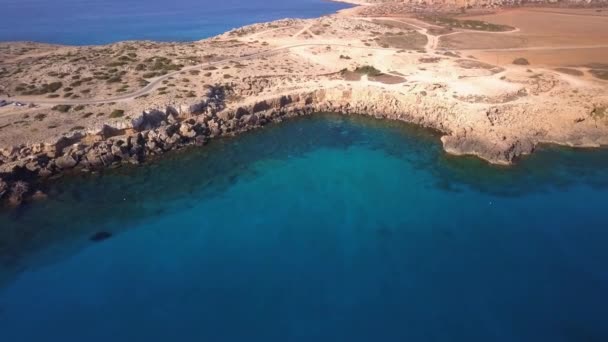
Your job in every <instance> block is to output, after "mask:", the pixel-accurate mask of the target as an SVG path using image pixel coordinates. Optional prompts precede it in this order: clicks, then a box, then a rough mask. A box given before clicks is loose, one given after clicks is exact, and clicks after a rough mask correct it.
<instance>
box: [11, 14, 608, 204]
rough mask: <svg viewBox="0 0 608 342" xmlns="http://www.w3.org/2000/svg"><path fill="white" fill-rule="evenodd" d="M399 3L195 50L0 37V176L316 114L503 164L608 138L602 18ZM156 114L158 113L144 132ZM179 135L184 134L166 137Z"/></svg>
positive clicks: (270, 26)
mask: <svg viewBox="0 0 608 342" xmlns="http://www.w3.org/2000/svg"><path fill="white" fill-rule="evenodd" d="M384 6H387V7H384ZM392 6H393V5H392V4H389V5H378V6H376V5H370V6H365V9H372V11H371V12H370V13H378V14H380V15H379V16H370V15H365V16H361V11H360V9H359V10H356V11H355V10H349V11H343V12H341V13H339V14H337V15H333V16H327V17H322V18H318V19H309V20H292V19H286V20H279V21H275V22H271V23H263V24H256V25H251V26H246V27H243V28H239V29H236V30H233V31H230V32H227V33H225V34H223V35H220V36H218V37H214V38H211V39H206V40H201V41H199V42H193V43H155V42H123V43H119V44H112V45H107V46H91V47H66V46H52V45H43V44H33V43H2V44H0V61H1V62H0V100H8V101H18V102H21V103H23V104H25V106H15V105H14V104H10V105H7V106H3V107H0V178H3V177H4V178H6V177H9V178H10V177H12V176H11V175H14V174H15V173H16V172H17V171H15V170H23V169H24V168H26V169H27V170H29V171H28V174H29V175H30V176H31V173H35V174H40V175H42V174H44V175H46V176H48V175H49V174H57V173H59V172H60V171H61V170H63V169H64V168H65V167H70V168H71V167H75V166H77V165H83V167H84V168H85V169H89V168H92V166H91V161H92V160H93V159H95V160H97V159H100V160H103V163H102V164H103V165H107V164H115V163H120V162H121V161H122V162H126V161H129V162H133V161H134V158H135V157H133V156H130V155H129V154H128V153H127V152H125V151H124V147H125V146H131V144H132V138H131V135H133V134H142V132H143V133H145V136H144V137H143V138H137V139H140V140H141V139H144V140H145V139H148V140H145V141H147V142H145V143H144V142H141V143H142V144H145V148H143V150H142V149H136V150H137V152H136V153H137V158H135V159H137V160H141V159H142V158H144V157H145V156H147V155H149V154H150V155H154V154H159V153H161V152H162V151H167V150H171V149H174V148H177V147H179V146H182V145H183V144H190V143H194V142H195V141H196V142H197V143H198V142H200V141H202V140H204V139H207V138H208V137H214V136H220V135H225V134H236V133H238V132H240V131H242V130H247V129H250V128H253V127H258V126H260V125H262V124H263V123H264V122H272V121H276V120H281V115H288V114H289V113H303V112H307V113H308V112H311V111H312V112H314V111H323V110H335V111H340V112H347V113H348V112H351V113H353V112H354V113H361V114H369V115H376V116H382V117H386V118H391V119H396V120H404V121H410V122H415V123H419V124H421V125H424V126H428V127H433V128H435V129H437V130H438V131H440V132H442V134H443V137H442V141H443V144H444V148H445V150H446V151H448V152H450V153H453V154H473V155H477V156H479V157H481V158H484V159H486V160H488V161H490V162H492V163H499V164H509V163H511V162H513V161H515V160H517V158H518V157H519V156H521V155H524V154H528V153H531V152H532V151H533V150H534V147H535V146H536V145H537V144H539V143H548V142H550V143H558V144H567V145H572V146H586V147H588V146H600V145H606V144H608V92H607V91H606V90H607V89H608V80H606V78H608V65H606V64H607V63H608V61H607V60H606V56H608V54H606V52H607V51H608V36H606V34H605V32H608V16H604V15H603V14H601V13H602V12H593V11H590V10H566V9H554V8H552V9H547V10H546V11H543V10H542V9H517V10H508V11H500V12H497V13H496V14H491V15H489V14H487V15H483V16H475V17H461V16H457V17H444V16H445V14H442V13H435V14H433V17H432V18H433V19H429V18H430V17H429V16H428V13H426V12H425V14H424V15H423V16H421V15H420V13H418V12H415V11H413V12H411V13H405V14H404V12H403V11H405V10H406V9H407V8H408V7H403V6H400V7H399V8H400V11H399V12H398V13H392V14H391V13H387V11H389V10H390V9H391V8H393V7H392ZM595 13H600V14H595ZM437 18H439V19H437ZM465 20H469V21H465ZM471 20H473V21H471ZM479 20H483V21H479ZM496 30H497V32H494V31H496ZM490 31H492V32H490ZM522 57H523V58H525V59H526V60H525V61H524V62H525V63H520V65H515V64H513V61H514V60H515V59H517V58H522ZM9 95H10V96H9ZM142 113H148V114H142ZM149 113H160V114H159V115H161V116H162V117H163V118H164V119H162V120H157V121H155V122H147V121H146V120H149V115H151V114H149ZM155 115H156V114H155ZM142 122H143V123H145V124H142ZM167 125H169V126H167ZM142 127H145V128H142ZM172 127H173V128H172ZM193 127H195V128H196V129H194V128H193ZM174 129H175V130H177V131H178V132H179V135H178V136H175V135H174V136H172V137H169V138H167V136H171V133H167V130H169V131H172V130H174ZM193 129H194V131H193ZM159 130H160V131H159ZM161 131H162V132H161ZM108 132H111V134H110V133H108ZM159 132H160V133H159ZM163 132H164V133H163ZM176 134H177V133H176ZM197 136H201V139H198V140H197V139H195V138H196V137H197ZM203 138H204V139H203ZM107 139H110V140H107ZM121 139H122V140H121ZM159 139H160V140H159ZM167 139H168V140H167ZM104 140H107V142H104ZM66 141H67V142H69V143H70V144H74V143H76V145H70V144H68V145H66ZM117 141H118V142H117ZM120 141H122V142H120ZM127 141H128V143H127ZM168 141H170V143H169V142H168ZM114 144H118V145H114ZM74 146H77V147H74ZM103 146H105V147H103ZM159 146H160V147H159ZM163 146H164V147H163ZM102 147H103V148H102ZM106 148H107V149H110V150H107V151H106V150H105V149H106ZM93 151H95V152H94V153H95V154H94V155H90V153H93ZM104 151H106V152H104ZM130 151H132V150H130ZM125 153H126V154H125ZM129 153H135V152H129ZM57 158H63V159H61V161H60V162H56V160H57ZM65 158H68V159H69V160H68V162H67V163H66V161H65ZM108 158H109V159H108ZM72 161H73V162H72ZM66 165H67V166H66ZM95 165H99V163H95ZM2 175H4V176H2ZM7 175H8V176H7ZM1 188H2V184H0V190H1ZM0 192H1V191H0ZM0 196H1V195H0Z"/></svg>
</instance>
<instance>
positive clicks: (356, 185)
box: [0, 115, 608, 342]
mask: <svg viewBox="0 0 608 342" xmlns="http://www.w3.org/2000/svg"><path fill="white" fill-rule="evenodd" d="M49 193H50V194H51V199H50V200H48V201H45V202H39V203H34V204H30V205H28V206H26V207H24V208H22V209H20V210H18V211H10V212H9V211H4V212H1V213H0V227H2V228H0V262H1V264H0V331H1V332H2V338H3V340H6V341H15V342H16V341H40V340H48V341H109V340H111V341H135V340H142V341H167V340H174V339H176V338H177V339H179V340H182V341H202V340H209V341H243V340H255V341H258V340H259V341H312V340H316V341H347V340H348V341H376V340H380V341H404V340H413V341H606V340H608V324H606V323H607V319H606V317H608V296H607V295H606V293H608V268H606V265H607V264H608V249H607V248H606V246H607V245H608V224H607V223H606V222H607V220H606V219H607V217H606V210H605V207H606V198H608V151H606V150H570V149H557V148H544V149H543V150H542V151H539V152H538V153H536V154H535V155H534V156H532V157H529V158H526V159H524V160H522V161H521V162H520V163H519V165H517V166H516V167H512V168H497V167H491V166H488V165H487V164H485V163H484V162H482V161H479V160H477V159H474V158H454V157H449V156H446V155H445V154H444V153H443V152H442V150H441V146H440V143H439V141H438V139H437V136H435V135H434V134H433V133H432V132H429V131H426V130H422V129H418V128H415V127H412V126H409V125H406V124H402V123H394V122H384V121H379V120H375V119H370V118H364V117H357V116H355V117H348V116H337V115H316V116H313V117H304V118H298V119H294V120H289V121H287V122H284V123H282V124H277V125H271V126H269V127H266V128H264V129H262V130H258V131H254V132H250V133H247V134H244V135H242V136H240V137H237V138H229V139H221V140H218V141H214V142H212V143H210V144H209V145H208V146H206V147H204V148H196V149H191V150H187V151H184V152H180V153H173V154H170V155H169V156H168V157H167V158H162V159H161V160H159V161H157V162H154V163H152V164H150V165H146V166H141V167H137V168H123V169H118V170H112V171H108V172H105V173H104V174H102V175H94V176H83V177H71V178H66V179H63V180H60V181H58V182H56V183H55V184H53V185H51V186H50V188H49ZM101 231H103V232H109V233H111V234H112V236H111V237H110V238H109V239H106V240H103V241H100V242H93V241H91V240H90V237H91V236H93V235H94V234H95V233H97V232H101Z"/></svg>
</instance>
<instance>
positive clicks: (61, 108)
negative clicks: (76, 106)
mask: <svg viewBox="0 0 608 342" xmlns="http://www.w3.org/2000/svg"><path fill="white" fill-rule="evenodd" d="M71 108H72V106H70V105H56V106H54V107H53V108H52V109H53V110H56V111H58V112H61V113H67V112H68V111H69V110H70V109H71Z"/></svg>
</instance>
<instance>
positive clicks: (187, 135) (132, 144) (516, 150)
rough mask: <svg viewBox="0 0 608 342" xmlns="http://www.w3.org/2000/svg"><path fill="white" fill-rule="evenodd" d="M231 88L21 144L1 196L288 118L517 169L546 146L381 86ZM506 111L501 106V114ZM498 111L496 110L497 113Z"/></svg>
mask: <svg viewBox="0 0 608 342" xmlns="http://www.w3.org/2000/svg"><path fill="white" fill-rule="evenodd" d="M226 91H227V88H226V87H225V86H217V87H212V88H210V90H209V93H208V94H207V96H206V98H205V99H204V100H202V101H200V102H197V103H194V104H192V105H190V106H188V107H187V108H175V107H171V106H169V107H167V108H165V109H164V110H159V109H155V110H149V111H144V112H142V113H141V114H140V115H137V116H135V117H134V118H133V119H131V121H130V123H129V124H128V125H126V126H125V125H118V126H117V127H112V126H109V125H104V126H103V127H102V128H101V129H100V130H98V131H96V132H88V133H86V134H83V133H74V134H72V135H67V136H63V137H61V138H59V139H58V140H57V141H54V142H52V143H40V144H34V145H30V146H17V147H13V148H12V149H4V150H1V151H0V199H1V200H3V201H4V202H6V203H7V204H8V205H9V206H13V207H14V206H19V205H20V204H21V203H22V202H23V201H26V200H31V199H34V200H36V199H43V198H45V197H46V195H45V194H44V193H43V192H42V191H41V190H40V189H39V186H40V185H41V184H44V182H45V181H47V180H50V179H54V178H57V177H60V176H61V175H62V174H64V173H66V172H75V171H76V172H92V171H98V170H101V169H104V168H114V167H118V166H120V165H122V164H135V165H137V164H140V163H142V162H145V161H147V160H150V159H152V158H155V157H158V156H161V155H163V154H164V153H167V152H169V151H173V150H177V149H181V148H184V147H186V146H193V145H196V146H202V145H205V144H206V143H207V142H208V141H209V140H210V139H214V138H218V137H222V136H234V135H238V134H239V133H242V132H246V131H248V130H251V129H256V128H260V127H263V126H265V125H267V124H270V123H273V122H280V121H283V120H285V119H287V118H290V117H294V116H300V115H311V114H313V113H320V112H336V113H341V114H345V115H350V114H359V115H370V116H374V117H376V118H381V119H388V120H400V121H404V122H409V123H414V124H418V125H420V126H423V127H427V128H432V129H435V130H437V131H439V132H441V133H442V134H443V137H442V142H443V144H444V148H445V150H446V151H447V152H449V153H452V154H474V155H477V156H479V157H481V158H483V159H485V160H488V161H489V162H491V163H494V164H505V165H507V164H511V163H512V162H513V161H514V160H516V159H517V158H518V157H520V156H522V155H525V154H529V153H531V152H533V150H534V148H535V146H536V144H538V143H539V141H534V140H533V139H516V140H513V141H509V142H506V144H502V145H497V144H488V143H487V141H484V140H483V139H475V138H474V136H473V138H471V137H470V136H469V137H468V138H467V134H466V129H464V130H463V131H462V132H458V131H455V130H454V129H453V128H452V127H450V126H451V125H450V118H453V117H455V115H454V114H455V112H456V111H458V110H460V109H459V108H458V107H455V106H452V107H451V108H449V107H438V106H436V105H434V104H432V103H431V102H427V103H425V101H424V98H425V96H426V94H425V93H424V92H423V93H422V94H418V95H417V96H416V97H415V98H413V99H412V100H411V102H409V103H408V102H403V101H402V99H399V98H398V97H396V96H395V94H392V93H390V92H387V91H384V90H382V89H374V88H358V89H353V88H344V87H340V88H335V89H320V90H317V91H313V92H306V93H294V94H286V95H281V96H277V97H272V98H268V99H265V100H261V101H260V100H258V101H255V102H252V103H249V104H245V105H239V106H234V107H229V108H226V104H225V97H226ZM493 110H494V111H498V109H493ZM490 114H491V113H490Z"/></svg>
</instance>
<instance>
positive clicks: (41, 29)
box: [0, 0, 351, 45]
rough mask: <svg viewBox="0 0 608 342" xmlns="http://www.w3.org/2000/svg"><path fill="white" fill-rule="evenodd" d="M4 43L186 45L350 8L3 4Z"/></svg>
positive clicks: (182, 1)
mask: <svg viewBox="0 0 608 342" xmlns="http://www.w3.org/2000/svg"><path fill="white" fill-rule="evenodd" d="M1 6H2V7H1V8H0V9H1V12H2V13H3V16H2V20H1V21H0V42H13V41H33V42H39V43H50V44H65V45H99V44H109V43H115V42H120V41H125V40H154V41H177V42H187V41H196V40H200V39H205V38H209V37H212V36H215V35H218V34H221V33H223V32H226V31H229V30H231V29H233V28H237V27H241V26H245V25H250V24H253V23H258V22H267V21H273V20H279V19H283V18H314V17H319V16H322V15H327V14H332V13H334V12H336V11H339V10H341V9H344V8H348V7H351V5H349V4H346V3H342V2H334V1H330V0H290V1H281V0H250V1H243V0H223V1H211V0H175V1H172V2H171V3H167V2H164V1H162V2H161V1H157V0H151V1H142V0H123V1H118V0H98V1H94V0H57V1H53V2H50V1H45V0H5V1H4V3H3V4H2V5H1Z"/></svg>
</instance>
